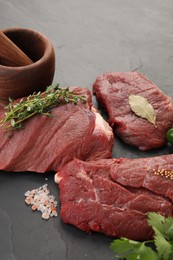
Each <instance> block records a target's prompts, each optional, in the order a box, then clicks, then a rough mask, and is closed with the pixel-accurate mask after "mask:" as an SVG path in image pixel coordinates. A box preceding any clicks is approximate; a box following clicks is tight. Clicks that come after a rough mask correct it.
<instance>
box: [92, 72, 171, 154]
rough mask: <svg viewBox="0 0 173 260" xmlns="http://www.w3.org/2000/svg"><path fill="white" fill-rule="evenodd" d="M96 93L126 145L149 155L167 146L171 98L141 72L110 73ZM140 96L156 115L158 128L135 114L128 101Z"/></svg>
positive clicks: (97, 84)
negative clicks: (130, 97)
mask: <svg viewBox="0 0 173 260" xmlns="http://www.w3.org/2000/svg"><path fill="white" fill-rule="evenodd" d="M93 91H94V93H95V94H96V96H97V99H98V100H99V102H100V103H101V104H102V106H103V107H104V108H105V110H106V111H107V113H108V115H109V122H110V125H111V126H112V127H114V128H115V132H116V134H117V135H118V136H119V137H120V138H122V140H123V141H124V142H125V143H128V144H130V145H133V146H137V147H138V148H139V149H140V150H142V151H146V150H150V149H153V148H158V147H161V146H163V145H165V144H166V137H165V134H166V132H167V130H168V129H169V128H171V127H172V124H173V106H172V101H171V98H170V97H168V96H166V95H165V94H164V93H163V92H162V91H161V90H160V89H159V88H158V87H157V86H156V85H155V84H153V83H152V82H151V81H150V80H148V79H147V78H146V77H145V76H144V75H142V74H140V73H137V72H122V73H107V74H103V75H101V76H99V77H98V78H97V79H96V81H95V83H94V85H93ZM131 94H133V95H140V96H142V97H144V98H146V99H147V100H148V102H149V103H150V104H151V105H152V106H153V108H154V110H155V113H156V125H154V124H152V123H150V122H149V121H147V120H146V119H144V118H141V117H139V116H136V114H135V113H134V112H132V110H131V108H130V105H129V101H128V97H129V95H131Z"/></svg>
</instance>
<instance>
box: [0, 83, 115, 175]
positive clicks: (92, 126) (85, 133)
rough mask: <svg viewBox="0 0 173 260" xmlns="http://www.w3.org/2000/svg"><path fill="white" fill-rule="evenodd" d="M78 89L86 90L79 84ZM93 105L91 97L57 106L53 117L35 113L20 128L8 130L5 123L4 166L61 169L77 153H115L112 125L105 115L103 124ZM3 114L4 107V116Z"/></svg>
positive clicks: (0, 164) (1, 134)
mask: <svg viewBox="0 0 173 260" xmlns="http://www.w3.org/2000/svg"><path fill="white" fill-rule="evenodd" d="M76 91H78V93H79V92H80V93H82V94H84V93H83V90H81V91H80V89H79V88H78V89H76ZM87 93H88V92H87ZM88 98H89V97H88ZM89 100H90V98H89ZM90 105H91V102H90V101H89V102H88V104H86V105H82V104H78V105H74V104H65V105H61V106H59V107H55V108H53V109H52V117H48V116H46V115H41V116H40V115H39V116H34V117H32V118H31V119H29V120H28V121H27V122H26V123H25V124H24V126H23V129H21V130H17V131H14V130H12V131H6V130H5V131H4V128H3V127H1V129H0V170H5V171H23V172H24V171H34V172H47V171H58V170H59V169H60V168H61V167H62V166H63V165H64V164H66V163H67V162H69V161H70V160H72V159H73V158H74V157H76V158H79V159H81V160H90V159H94V160H95V159H97V158H109V157H111V151H112V146H113V133H112V129H111V127H110V126H109V125H108V124H107V123H106V122H105V121H104V120H103V119H100V121H102V123H103V122H104V124H103V125H102V127H101V126H100V124H99V123H98V120H97V119H96V118H97V114H98V113H97V111H94V112H93V111H91V110H90ZM3 116H4V111H3V110H2V111H1V113H0V118H2V117H3ZM100 121H99V122H100Z"/></svg>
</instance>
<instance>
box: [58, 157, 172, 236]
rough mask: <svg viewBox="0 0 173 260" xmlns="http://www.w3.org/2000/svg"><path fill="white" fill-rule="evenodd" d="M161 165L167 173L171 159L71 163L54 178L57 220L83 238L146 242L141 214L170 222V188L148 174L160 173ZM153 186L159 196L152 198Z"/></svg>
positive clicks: (147, 233)
mask: <svg viewBox="0 0 173 260" xmlns="http://www.w3.org/2000/svg"><path fill="white" fill-rule="evenodd" d="M166 161H167V163H168V164H169V166H170V167H171V166H172V165H171V164H172V163H173V156H172V155H170V156H169V155H168V156H163V157H162V156H161V157H154V158H148V159H136V160H135V159H102V160H97V161H90V162H83V161H81V160H79V159H73V160H72V161H71V162H69V163H68V164H66V165H65V166H64V167H63V168H62V169H61V170H60V171H59V172H57V173H56V174H55V181H56V182H57V183H58V185H59V189H60V201H61V211H60V216H61V218H62V220H63V221H64V222H65V223H68V224H72V225H74V226H76V227H77V228H79V229H81V230H83V231H85V232H91V231H96V232H101V233H104V234H106V235H109V236H114V237H126V238H129V239H134V240H148V239H151V238H152V236H153V232H152V229H151V227H149V226H148V224H147V214H148V213H149V212H157V213H160V214H162V215H164V216H173V204H172V190H173V182H172V180H171V179H169V178H166V177H165V176H161V175H156V174H155V173H156V172H153V171H152V169H153V167H155V171H156V169H157V168H158V169H159V167H160V169H162V167H164V168H165V167H166V166H165V165H166ZM149 168H150V170H151V171H150V170H149ZM141 171H142V173H141ZM144 171H145V174H144ZM140 174H141V176H140ZM156 185H157V187H158V186H159V187H162V186H163V190H162V189H161V188H160V189H161V190H162V191H159V192H157V189H156ZM166 186H167V191H166ZM169 187H170V188H169Z"/></svg>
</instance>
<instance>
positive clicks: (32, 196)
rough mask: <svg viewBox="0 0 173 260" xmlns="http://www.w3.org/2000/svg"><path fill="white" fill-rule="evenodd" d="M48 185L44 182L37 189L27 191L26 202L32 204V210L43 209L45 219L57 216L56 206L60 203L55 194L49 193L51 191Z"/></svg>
mask: <svg viewBox="0 0 173 260" xmlns="http://www.w3.org/2000/svg"><path fill="white" fill-rule="evenodd" d="M47 186H48V185H47V184H44V185H43V186H41V187H39V188H37V189H34V190H32V191H27V192H25V196H26V199H25V202H26V203H27V204H28V205H29V204H31V206H32V210H38V211H41V213H42V218H43V219H49V217H53V216H57V211H56V207H57V204H58V203H57V201H56V200H55V197H54V196H53V195H49V193H50V191H49V190H48V188H47Z"/></svg>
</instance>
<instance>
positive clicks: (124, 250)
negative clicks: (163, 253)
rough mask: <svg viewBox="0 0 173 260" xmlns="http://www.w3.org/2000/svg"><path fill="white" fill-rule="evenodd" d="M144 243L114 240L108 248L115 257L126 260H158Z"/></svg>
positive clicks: (122, 239) (123, 239)
mask: <svg viewBox="0 0 173 260" xmlns="http://www.w3.org/2000/svg"><path fill="white" fill-rule="evenodd" d="M145 244H146V242H137V241H134V240H130V239H127V238H120V239H116V240H114V241H113V242H112V243H111V245H110V248H111V250H112V251H113V252H115V257H117V258H119V259H127V260H137V259H139V260H158V257H157V254H156V252H154V251H153V250H152V249H151V248H150V247H148V246H146V245H145Z"/></svg>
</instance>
